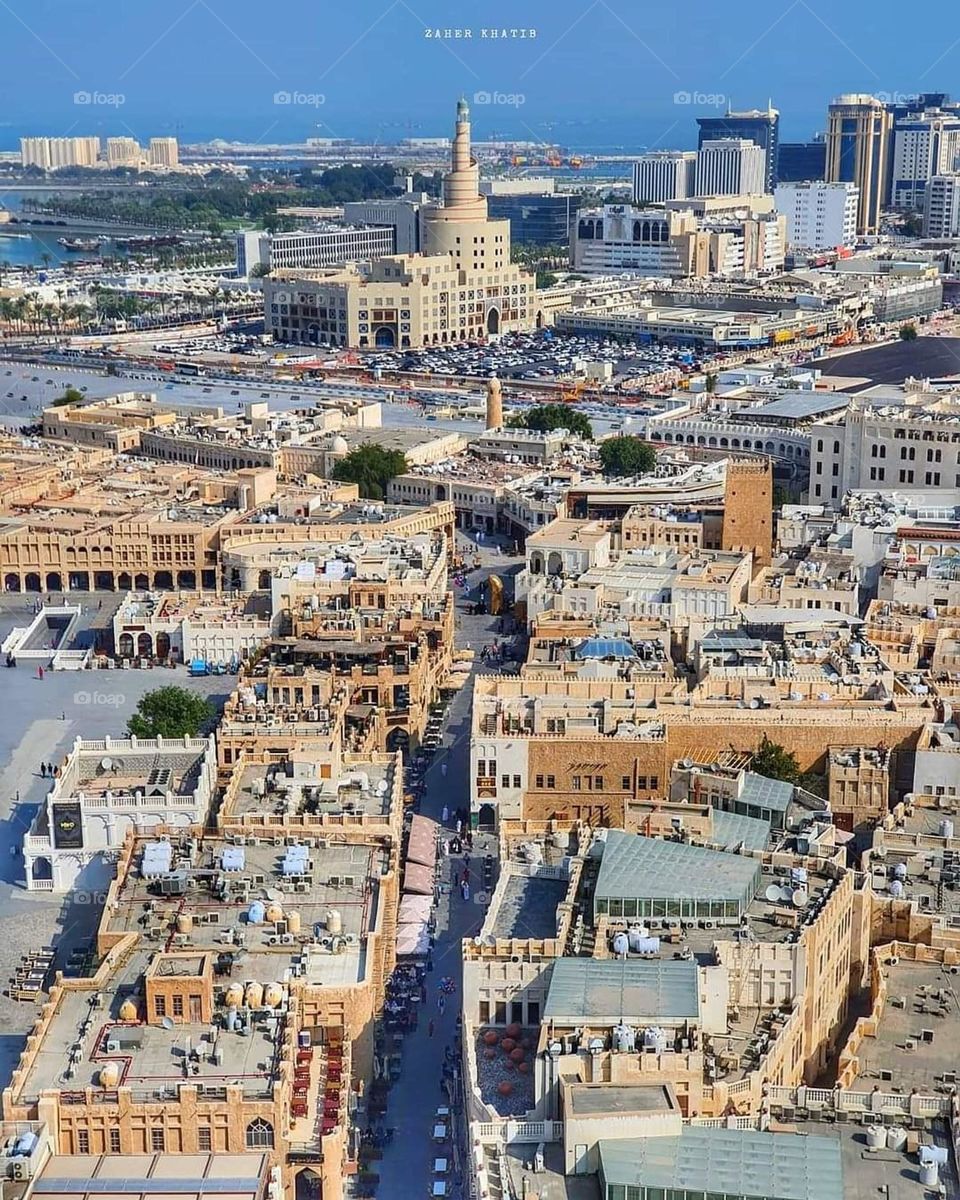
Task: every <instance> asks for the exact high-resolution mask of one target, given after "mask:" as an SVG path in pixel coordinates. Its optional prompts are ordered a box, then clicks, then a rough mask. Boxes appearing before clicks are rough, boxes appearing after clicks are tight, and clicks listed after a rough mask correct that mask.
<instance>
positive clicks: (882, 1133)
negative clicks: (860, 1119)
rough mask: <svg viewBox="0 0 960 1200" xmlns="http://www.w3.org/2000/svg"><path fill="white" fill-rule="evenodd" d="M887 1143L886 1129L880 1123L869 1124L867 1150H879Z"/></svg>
mask: <svg viewBox="0 0 960 1200" xmlns="http://www.w3.org/2000/svg"><path fill="white" fill-rule="evenodd" d="M886 1144H887V1131H886V1130H885V1129H884V1128H883V1126H882V1125H871V1126H870V1127H869V1128H868V1129H867V1148H868V1149H869V1150H880V1149H882V1148H885V1147H886Z"/></svg>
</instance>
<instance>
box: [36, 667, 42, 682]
mask: <svg viewBox="0 0 960 1200" xmlns="http://www.w3.org/2000/svg"><path fill="white" fill-rule="evenodd" d="M37 678H38V679H43V667H37Z"/></svg>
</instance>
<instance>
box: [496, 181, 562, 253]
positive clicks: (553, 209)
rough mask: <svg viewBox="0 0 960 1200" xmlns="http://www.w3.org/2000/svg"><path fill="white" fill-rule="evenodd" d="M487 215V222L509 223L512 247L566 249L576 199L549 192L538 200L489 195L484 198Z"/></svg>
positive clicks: (517, 195) (521, 195)
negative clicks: (488, 217)
mask: <svg viewBox="0 0 960 1200" xmlns="http://www.w3.org/2000/svg"><path fill="white" fill-rule="evenodd" d="M482 186H483V185H482V184H481V187H482ZM487 211H488V213H489V214H490V218H491V220H495V221H509V223H510V241H511V243H512V244H514V245H517V246H567V245H569V242H570V226H571V224H572V223H573V221H574V220H575V219H576V216H577V198H576V196H571V195H569V194H564V195H557V194H556V193H553V192H546V193H544V194H543V195H542V196H538V195H531V194H529V193H514V194H511V193H497V192H493V193H491V194H490V195H489V196H488V197H487Z"/></svg>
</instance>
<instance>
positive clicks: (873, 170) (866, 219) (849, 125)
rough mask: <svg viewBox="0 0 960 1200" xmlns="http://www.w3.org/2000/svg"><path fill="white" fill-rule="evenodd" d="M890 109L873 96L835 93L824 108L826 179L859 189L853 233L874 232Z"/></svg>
mask: <svg viewBox="0 0 960 1200" xmlns="http://www.w3.org/2000/svg"><path fill="white" fill-rule="evenodd" d="M892 126H893V119H892V117H891V115H890V110H889V109H888V108H887V106H886V105H885V104H884V103H883V101H882V100H878V99H877V97H876V96H868V95H863V94H861V93H854V94H851V95H847V96H838V97H837V99H836V100H834V102H833V103H832V104H831V105H830V107H829V109H828V110H827V183H855V184H856V185H857V187H858V188H859V189H860V205H859V209H858V211H857V233H878V232H879V230H880V206H881V204H882V203H883V201H884V197H885V196H886V190H887V173H888V171H889V160H890V131H891V128H892Z"/></svg>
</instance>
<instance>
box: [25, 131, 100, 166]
mask: <svg viewBox="0 0 960 1200" xmlns="http://www.w3.org/2000/svg"><path fill="white" fill-rule="evenodd" d="M99 157H100V139H99V138H98V137H26V138H21V139H20V162H21V165H22V166H24V167H39V168H40V169H41V170H43V171H58V170H60V168H61V167H95V166H96V165H97V159H98V158H99Z"/></svg>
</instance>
